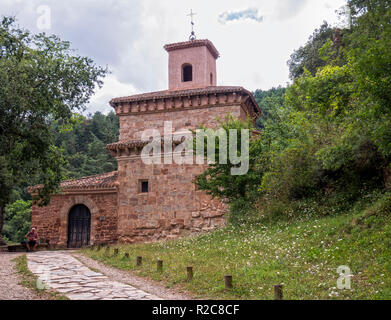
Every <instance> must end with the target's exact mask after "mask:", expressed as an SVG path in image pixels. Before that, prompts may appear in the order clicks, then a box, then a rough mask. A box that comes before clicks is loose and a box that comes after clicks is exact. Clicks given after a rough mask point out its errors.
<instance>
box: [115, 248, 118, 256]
mask: <svg viewBox="0 0 391 320" xmlns="http://www.w3.org/2000/svg"><path fill="white" fill-rule="evenodd" d="M118 252H119V250H118V248H115V249H114V255H115V256H118Z"/></svg>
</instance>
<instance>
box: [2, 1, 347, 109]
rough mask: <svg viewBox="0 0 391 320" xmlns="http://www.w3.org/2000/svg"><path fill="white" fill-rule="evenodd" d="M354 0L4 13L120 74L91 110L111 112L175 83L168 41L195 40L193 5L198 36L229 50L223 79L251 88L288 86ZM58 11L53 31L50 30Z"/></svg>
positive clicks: (115, 5)
mask: <svg viewBox="0 0 391 320" xmlns="http://www.w3.org/2000/svg"><path fill="white" fill-rule="evenodd" d="M345 4H346V0H66V1H61V0H46V1H42V0H0V15H15V16H16V17H17V19H18V23H19V24H20V25H21V26H23V27H25V28H28V29H29V30H31V31H33V32H42V31H44V32H46V33H48V34H51V33H54V34H56V35H58V36H60V38H62V39H63V40H69V41H71V43H72V46H73V48H76V49H77V50H78V53H79V54H80V55H86V56H89V57H91V58H93V59H94V60H95V61H96V63H98V64H100V65H103V66H106V65H107V66H108V67H109V69H110V71H111V72H112V73H111V75H109V76H108V77H107V78H106V79H105V85H104V87H103V89H101V90H99V91H97V92H96V94H95V96H94V97H93V98H92V99H91V103H90V105H89V107H88V112H91V113H93V112H95V111H98V110H99V111H102V112H105V113H106V112H108V111H110V110H111V108H110V106H109V104H108V101H109V100H110V99H111V98H113V97H118V96H127V95H132V94H137V93H143V92H150V91H158V90H165V89H167V87H168V78H167V77H168V72H167V66H168V54H167V52H166V51H165V50H164V49H163V46H164V45H165V44H167V43H173V42H179V41H187V40H188V38H189V35H190V31H191V29H190V20H189V19H190V18H189V17H188V16H187V14H188V13H189V12H190V9H192V10H193V12H195V13H197V15H196V16H195V17H194V21H195V32H196V36H197V38H198V39H205V38H207V39H209V40H211V41H212V42H213V43H214V45H215V46H216V48H217V50H219V52H220V54H221V58H220V59H219V60H218V62H217V68H218V70H217V73H218V74H217V81H218V85H238V86H243V87H245V88H247V89H249V90H252V91H253V90H256V89H263V90H267V89H270V88H271V87H273V86H278V85H282V86H285V85H286V84H287V82H288V81H289V77H288V74H289V71H288V67H287V64H286V62H287V61H288V59H289V56H290V55H291V53H292V52H293V50H295V49H297V48H299V47H300V46H301V45H303V44H305V42H306V41H307V39H308V37H309V36H310V35H311V34H312V32H313V31H314V29H315V28H318V27H319V26H320V25H321V24H322V22H323V21H324V20H326V21H328V22H329V23H331V24H333V25H335V24H337V23H339V22H338V19H337V14H336V10H338V9H340V8H341V7H342V6H343V5H345ZM47 9H50V18H51V19H50V24H51V26H50V29H49V30H46V29H40V28H42V27H44V28H46V27H47V26H48V23H47V19H46V17H47V13H48V11H47Z"/></svg>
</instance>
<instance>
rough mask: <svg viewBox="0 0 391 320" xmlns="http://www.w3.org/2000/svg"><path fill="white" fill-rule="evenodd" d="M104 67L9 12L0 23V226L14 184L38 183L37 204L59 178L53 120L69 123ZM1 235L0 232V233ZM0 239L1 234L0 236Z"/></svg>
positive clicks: (44, 199)
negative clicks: (24, 24) (31, 28)
mask: <svg viewBox="0 0 391 320" xmlns="http://www.w3.org/2000/svg"><path fill="white" fill-rule="evenodd" d="M106 73H107V70H106V69H105V68H102V67H99V66H96V65H95V64H94V62H93V60H92V59H90V58H87V57H81V56H78V55H76V54H75V51H74V50H72V49H71V46H70V43H69V42H67V41H62V40H60V39H59V38H58V37H56V36H54V35H52V36H47V35H45V34H37V35H36V34H31V33H30V32H29V31H28V30H24V29H22V28H20V27H19V26H17V25H16V23H15V19H14V18H12V17H3V18H2V20H1V22H0V190H1V191H0V231H1V229H2V226H3V217H4V210H5V206H6V204H7V203H8V201H9V199H10V196H11V191H12V189H13V187H14V186H15V185H18V184H19V183H21V182H23V181H27V180H29V181H30V182H34V181H36V182H39V183H43V184H44V187H43V188H42V189H41V191H40V194H39V196H40V198H41V199H42V203H45V202H47V201H48V200H49V195H50V193H52V192H53V191H55V190H56V188H57V187H58V185H59V183H60V181H61V180H62V178H63V169H62V168H63V166H64V159H63V156H62V152H61V150H60V148H58V147H57V146H56V145H55V141H54V135H53V132H52V127H51V123H52V121H57V120H60V119H61V121H62V123H63V124H64V125H72V124H73V123H74V121H75V117H74V113H75V112H76V111H80V110H83V108H85V106H86V104H87V102H88V101H89V98H90V96H91V95H92V94H93V93H94V89H95V88H96V87H99V86H101V85H102V78H103V77H104V76H105V75H106ZM0 234H1V233H0ZM0 239H1V236H0Z"/></svg>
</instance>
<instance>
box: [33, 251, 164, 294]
mask: <svg viewBox="0 0 391 320" xmlns="http://www.w3.org/2000/svg"><path fill="white" fill-rule="evenodd" d="M27 265H28V268H29V269H30V271H31V272H32V273H34V274H35V275H36V276H38V285H40V286H45V287H46V288H51V289H54V290H55V291H57V292H59V293H61V294H62V295H64V296H66V297H68V298H69V299H71V300H160V298H159V297H157V296H154V295H151V294H149V293H147V292H145V291H142V290H140V289H137V288H135V287H132V286H130V285H128V284H125V283H121V282H118V281H111V280H110V279H109V278H108V277H107V276H105V275H103V274H102V273H98V272H94V271H92V270H91V269H89V268H87V267H86V266H84V265H83V264H82V263H81V262H80V261H79V260H77V259H76V258H74V257H72V256H71V255H70V254H69V253H64V252H61V251H55V252H49V251H43V252H35V253H31V254H28V255H27Z"/></svg>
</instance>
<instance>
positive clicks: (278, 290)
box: [274, 284, 283, 300]
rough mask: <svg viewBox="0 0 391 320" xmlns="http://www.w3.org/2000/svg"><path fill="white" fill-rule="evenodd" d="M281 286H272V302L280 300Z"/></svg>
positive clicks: (281, 297) (281, 296)
mask: <svg viewBox="0 0 391 320" xmlns="http://www.w3.org/2000/svg"><path fill="white" fill-rule="evenodd" d="M282 299H283V295H282V284H278V285H275V286H274V300H282Z"/></svg>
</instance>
